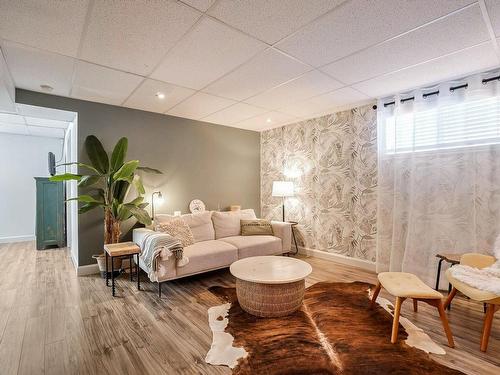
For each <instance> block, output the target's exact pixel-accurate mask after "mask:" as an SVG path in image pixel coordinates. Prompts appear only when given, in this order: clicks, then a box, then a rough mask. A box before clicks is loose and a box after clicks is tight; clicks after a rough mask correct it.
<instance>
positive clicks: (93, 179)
mask: <svg viewBox="0 0 500 375" xmlns="http://www.w3.org/2000/svg"><path fill="white" fill-rule="evenodd" d="M101 178H102V176H95V175H90V176H83V177H82V178H81V180H80V181H79V182H78V186H79V187H88V186H92V185H94V184H95V183H97V182H99V181H100V180H101Z"/></svg>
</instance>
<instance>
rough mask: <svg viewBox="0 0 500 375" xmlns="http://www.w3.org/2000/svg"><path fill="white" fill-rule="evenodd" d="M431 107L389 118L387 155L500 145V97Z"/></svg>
mask: <svg viewBox="0 0 500 375" xmlns="http://www.w3.org/2000/svg"><path fill="white" fill-rule="evenodd" d="M428 107H429V108H427V109H423V110H419V111H413V112H410V113H403V114H398V115H389V116H386V117H385V119H384V120H383V121H385V124H384V127H385V128H384V132H383V133H382V134H385V137H383V138H384V139H383V140H384V142H385V144H384V151H385V153H386V154H399V153H407V152H419V151H430V150H439V149H454V148H464V147H474V146H482V145H491V144H499V143H500V97H499V96H492V97H489V98H482V99H475V100H470V99H469V100H466V101H463V102H460V103H453V104H441V105H435V106H432V105H429V106H428Z"/></svg>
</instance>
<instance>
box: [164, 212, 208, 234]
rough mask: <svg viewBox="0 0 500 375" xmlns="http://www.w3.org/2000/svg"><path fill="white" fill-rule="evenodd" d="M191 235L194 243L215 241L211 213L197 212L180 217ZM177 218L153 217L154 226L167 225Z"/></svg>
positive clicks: (168, 216) (165, 215) (171, 216)
mask: <svg viewBox="0 0 500 375" xmlns="http://www.w3.org/2000/svg"><path fill="white" fill-rule="evenodd" d="M180 217H181V218H182V219H184V221H185V222H186V224H187V225H188V227H189V229H191V232H192V233H193V237H194V242H200V241H210V240H214V239H215V231H214V226H213V223H212V211H203V212H197V213H194V214H185V215H182V216H180ZM178 218H179V216H173V215H168V214H157V215H155V224H157V225H158V224H162V223H167V222H169V221H171V220H173V219H178Z"/></svg>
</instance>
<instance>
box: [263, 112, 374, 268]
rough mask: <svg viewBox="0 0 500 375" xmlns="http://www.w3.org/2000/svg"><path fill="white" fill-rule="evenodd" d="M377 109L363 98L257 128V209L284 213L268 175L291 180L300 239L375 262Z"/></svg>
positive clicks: (290, 211) (290, 203)
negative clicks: (283, 123)
mask: <svg viewBox="0 0 500 375" xmlns="http://www.w3.org/2000/svg"><path fill="white" fill-rule="evenodd" d="M376 131H377V114H376V111H375V110H373V109H372V106H371V105H369V106H363V107H360V108H354V109H351V110H348V111H343V112H338V113H334V114H330V115H327V116H323V117H319V118H315V119H312V120H307V121H302V122H298V123H295V124H292V125H287V126H284V127H280V128H275V129H271V130H268V131H264V132H262V133H261V209H262V216H263V217H266V218H269V219H281V215H282V214H281V198H275V197H272V195H271V191H272V184H273V181H277V180H287V181H293V182H294V186H295V196H294V197H292V198H287V199H286V200H285V207H286V220H294V221H298V222H299V226H298V232H299V233H298V234H299V236H298V237H299V242H300V244H299V246H303V247H305V248H308V249H315V250H320V251H326V252H330V253H335V254H340V255H343V256H348V257H352V258H358V259H362V260H366V261H370V262H375V254H376V231H377V226H376V222H377V196H376V188H377V140H376Z"/></svg>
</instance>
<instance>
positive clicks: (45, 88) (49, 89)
mask: <svg viewBox="0 0 500 375" xmlns="http://www.w3.org/2000/svg"><path fill="white" fill-rule="evenodd" d="M40 88H41V89H42V90H43V91H47V92H51V91H52V90H54V88H53V87H52V86H49V85H40Z"/></svg>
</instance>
